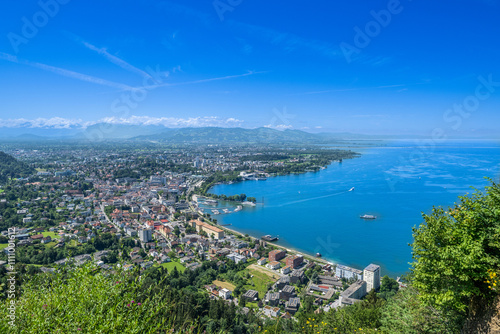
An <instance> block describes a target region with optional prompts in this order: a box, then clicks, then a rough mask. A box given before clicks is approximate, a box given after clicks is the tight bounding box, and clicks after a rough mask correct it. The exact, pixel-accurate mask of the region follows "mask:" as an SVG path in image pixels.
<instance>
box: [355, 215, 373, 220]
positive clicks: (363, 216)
mask: <svg viewBox="0 0 500 334" xmlns="http://www.w3.org/2000/svg"><path fill="white" fill-rule="evenodd" d="M359 218H361V219H376V218H377V217H376V216H373V215H362V216H359Z"/></svg>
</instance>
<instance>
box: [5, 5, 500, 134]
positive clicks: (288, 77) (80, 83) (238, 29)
mask: <svg viewBox="0 0 500 334" xmlns="http://www.w3.org/2000/svg"><path fill="white" fill-rule="evenodd" d="M43 4H46V5H43ZM0 6H1V7H3V8H1V10H0V73H2V75H1V76H0V92H1V93H0V94H1V97H2V98H1V100H0V131H1V128H2V127H16V126H21V125H22V126H32V127H68V126H75V127H79V126H87V125H90V124H93V123H95V122H100V121H107V122H112V123H126V124H163V125H166V126H169V127H182V126H242V127H248V128H254V127H260V126H268V127H273V128H277V129H286V128H293V129H299V130H306V131H312V132H319V131H334V132H357V133H380V134H385V133H396V134H417V133H418V134H430V133H431V132H432V131H435V130H436V129H441V130H443V131H444V132H445V133H446V134H450V135H474V134H494V133H497V132H498V131H499V130H500V116H499V107H500V62H499V61H498V59H500V43H499V39H498V36H499V35H500V24H499V23H498V13H500V8H499V7H500V4H499V2H498V1H495V0H476V1H467V0H455V1H439V2H430V1H422V0H413V1H410V0H401V1H395V0H390V1H343V2H339V1H336V2H332V1H317V2H312V3H308V2H304V1H271V2H270V1H257V0H256V1H248V0H243V1H239V0H216V1H178V0H176V1H152V0H145V1H130V0H120V1H118V0H107V1H90V0H89V1H77V0H42V1H40V2H39V1H23V2H22V3H21V2H19V1H14V0H8V1H3V2H2V3H1V4H0ZM33 28H34V29H33Z"/></svg>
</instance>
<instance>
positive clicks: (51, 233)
mask: <svg viewBox="0 0 500 334" xmlns="http://www.w3.org/2000/svg"><path fill="white" fill-rule="evenodd" d="M42 234H43V236H44V237H47V236H50V237H51V238H52V239H60V238H61V236H60V235H59V234H57V233H55V232H42Z"/></svg>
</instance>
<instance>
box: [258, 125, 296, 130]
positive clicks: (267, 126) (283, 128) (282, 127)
mask: <svg viewBox="0 0 500 334" xmlns="http://www.w3.org/2000/svg"><path fill="white" fill-rule="evenodd" d="M264 127H265V128H270V129H276V130H286V129H293V126H292V125H285V124H278V125H272V124H268V125H264Z"/></svg>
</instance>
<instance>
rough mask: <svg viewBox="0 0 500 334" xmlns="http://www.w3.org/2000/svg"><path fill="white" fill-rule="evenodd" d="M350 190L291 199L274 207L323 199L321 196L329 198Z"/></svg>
mask: <svg viewBox="0 0 500 334" xmlns="http://www.w3.org/2000/svg"><path fill="white" fill-rule="evenodd" d="M350 191H351V190H345V191H341V192H339V193H335V194H329V195H323V196H317V197H311V198H305V199H300V200H298V201H291V202H288V203H283V204H280V205H273V207H282V206H286V205H291V204H297V203H302V202H308V201H314V200H316V199H321V198H327V197H332V196H338V195H342V194H345V193H348V192H350Z"/></svg>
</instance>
